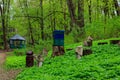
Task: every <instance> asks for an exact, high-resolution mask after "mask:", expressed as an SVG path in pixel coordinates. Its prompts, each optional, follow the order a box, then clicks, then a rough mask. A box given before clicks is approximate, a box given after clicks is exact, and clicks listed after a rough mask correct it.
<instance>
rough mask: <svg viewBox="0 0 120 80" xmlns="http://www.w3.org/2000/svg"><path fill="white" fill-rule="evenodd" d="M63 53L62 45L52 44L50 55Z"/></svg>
mask: <svg viewBox="0 0 120 80" xmlns="http://www.w3.org/2000/svg"><path fill="white" fill-rule="evenodd" d="M64 53H65V50H64V46H53V53H52V57H55V56H60V55H63V54H64Z"/></svg>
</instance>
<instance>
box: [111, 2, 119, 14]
mask: <svg viewBox="0 0 120 80" xmlns="http://www.w3.org/2000/svg"><path fill="white" fill-rule="evenodd" d="M113 2H114V6H115V9H116V12H117V15H118V16H120V6H119V4H118V1H117V0H113Z"/></svg>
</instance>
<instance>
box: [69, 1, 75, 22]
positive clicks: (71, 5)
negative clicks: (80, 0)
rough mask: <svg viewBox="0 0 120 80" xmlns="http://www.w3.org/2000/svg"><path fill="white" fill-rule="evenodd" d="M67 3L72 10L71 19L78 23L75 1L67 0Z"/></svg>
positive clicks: (70, 10)
mask: <svg viewBox="0 0 120 80" xmlns="http://www.w3.org/2000/svg"><path fill="white" fill-rule="evenodd" d="M67 5H68V9H69V12H70V18H71V21H72V23H76V19H75V7H74V4H73V1H72V0H67Z"/></svg>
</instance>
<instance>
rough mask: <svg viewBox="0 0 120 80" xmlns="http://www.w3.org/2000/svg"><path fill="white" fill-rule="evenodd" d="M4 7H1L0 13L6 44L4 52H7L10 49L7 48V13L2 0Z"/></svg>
mask: <svg viewBox="0 0 120 80" xmlns="http://www.w3.org/2000/svg"><path fill="white" fill-rule="evenodd" d="M2 3H3V4H2V5H3V8H2V6H1V5H0V11H1V21H2V29H3V42H4V50H6V49H7V48H8V47H7V34H6V32H7V31H6V30H7V29H6V24H5V23H6V22H5V21H6V17H5V15H6V14H5V13H6V9H5V8H6V7H5V1H4V0H2Z"/></svg>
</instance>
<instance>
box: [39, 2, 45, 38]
mask: <svg viewBox="0 0 120 80" xmlns="http://www.w3.org/2000/svg"><path fill="white" fill-rule="evenodd" d="M40 9H41V19H40V27H41V38H42V40H44V20H43V0H40Z"/></svg>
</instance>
